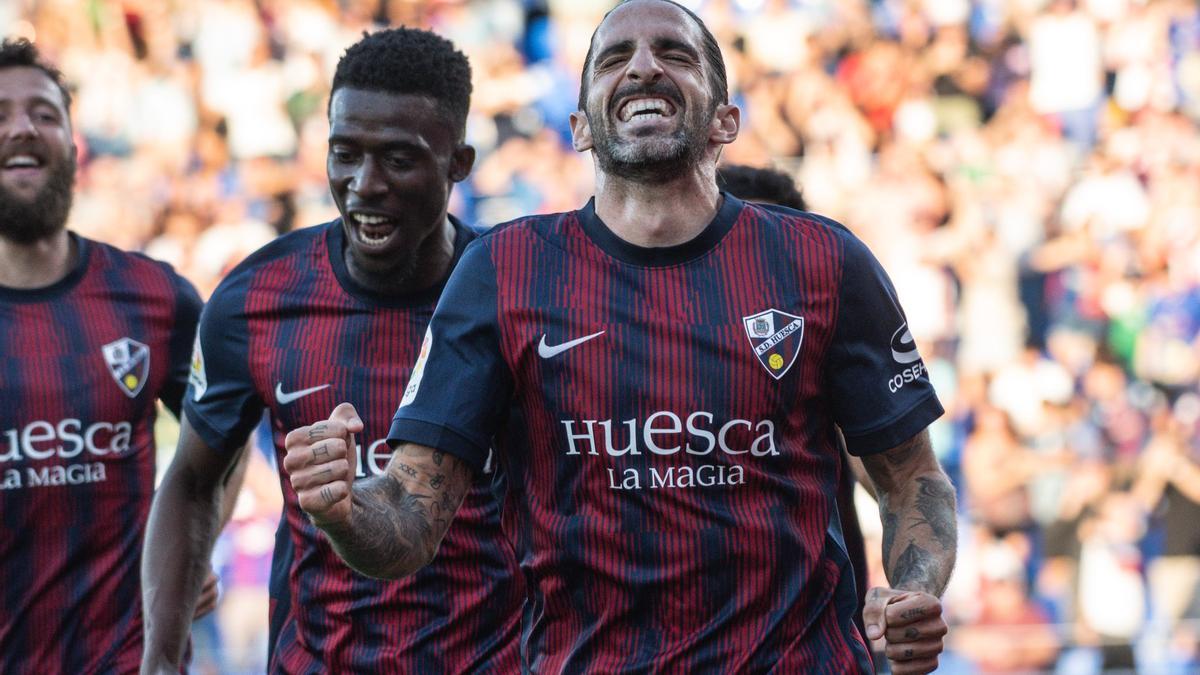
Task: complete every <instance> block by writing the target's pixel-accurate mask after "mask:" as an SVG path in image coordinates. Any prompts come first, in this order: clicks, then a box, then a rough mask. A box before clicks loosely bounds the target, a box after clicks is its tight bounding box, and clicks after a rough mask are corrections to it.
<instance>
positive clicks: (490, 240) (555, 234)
mask: <svg viewBox="0 0 1200 675" xmlns="http://www.w3.org/2000/svg"><path fill="white" fill-rule="evenodd" d="M578 214H579V212H578V211H564V212H562V213H545V214H535V215H529V216H522V217H520V218H515V219H513V220H509V221H506V222H503V223H500V224H499V225H495V226H493V227H490V228H486V229H483V228H479V229H478V230H477V231H479V236H478V242H479V245H482V246H488V247H490V246H495V245H497V244H501V243H511V242H514V241H519V240H521V239H525V238H529V237H537V238H540V239H545V240H548V241H556V240H559V239H561V238H562V236H563V235H564V233H565V230H566V229H567V228H570V227H571V226H572V225H577V224H578V222H579V215H578Z"/></svg>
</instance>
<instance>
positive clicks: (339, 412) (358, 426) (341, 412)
mask: <svg viewBox="0 0 1200 675" xmlns="http://www.w3.org/2000/svg"><path fill="white" fill-rule="evenodd" d="M329 419H331V420H334V421H337V422H341V423H342V424H344V425H345V426H346V431H349V432H350V433H352V434H357V433H360V432H361V431H362V430H363V422H362V419H361V418H360V417H359V416H358V411H357V410H355V409H354V405H353V404H351V403H339V404H338V407H336V408H334V409H333V414H332V415H330V416H329Z"/></svg>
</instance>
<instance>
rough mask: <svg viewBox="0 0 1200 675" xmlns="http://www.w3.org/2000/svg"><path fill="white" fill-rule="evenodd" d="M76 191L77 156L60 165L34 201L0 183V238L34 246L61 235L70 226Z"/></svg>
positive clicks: (53, 171)
mask: <svg viewBox="0 0 1200 675" xmlns="http://www.w3.org/2000/svg"><path fill="white" fill-rule="evenodd" d="M74 190H75V157H74V156H72V157H71V158H70V159H68V160H66V161H63V162H58V163H57V164H55V165H54V166H53V167H52V168H51V169H50V173H49V175H47V176H46V184H45V185H43V186H42V188H41V189H40V190H38V192H37V194H36V195H34V197H33V199H31V200H28V201H27V200H25V199H22V198H21V197H18V196H17V195H15V194H13V193H12V192H11V191H9V190H8V189H7V188H5V187H4V185H3V184H2V183H0V237H3V238H5V239H8V240H9V241H12V242H15V243H17V244H23V245H28V244H33V243H36V242H38V241H41V240H43V239H46V238H48V237H50V236H53V235H54V234H56V233H58V231H59V230H61V229H62V228H63V227H65V226H66V224H67V214H69V213H70V212H71V198H72V195H73V194H74Z"/></svg>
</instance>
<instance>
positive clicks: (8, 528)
mask: <svg viewBox="0 0 1200 675" xmlns="http://www.w3.org/2000/svg"><path fill="white" fill-rule="evenodd" d="M70 103H71V100H70V95H69V94H68V92H67V89H66V87H65V85H64V84H63V81H62V76H61V74H60V73H59V72H58V71H57V70H56V69H55V68H53V67H52V66H49V65H47V64H45V63H43V62H41V61H40V59H39V56H38V53H37V49H36V48H35V47H34V46H33V45H32V44H31V43H29V42H27V41H24V40H5V41H4V42H3V44H0V393H2V399H3V402H4V404H3V406H0V434H2V435H0V672H5V673H29V672H49V673H55V672H62V673H82V672H89V673H93V672H104V673H128V672H135V671H136V670H137V667H138V662H139V660H140V658H141V652H142V612H141V602H140V595H139V590H138V589H139V587H138V563H139V561H140V559H141V545H142V533H143V531H144V529H145V526H146V515H147V513H148V511H149V510H150V498H151V495H152V493H153V491H154V474H155V447H154V420H155V417H156V414H157V408H156V403H155V401H156V400H158V401H162V403H163V404H165V405H166V406H167V407H168V408H169V409H170V410H171V411H172V412H173V413H175V414H176V415H178V414H179V407H180V402H181V398H182V396H183V391H184V388H185V387H186V386H187V369H188V353H189V349H190V347H189V345H190V344H191V342H192V337H193V336H194V334H195V330H196V319H197V316H198V315H199V313H200V298H199V296H197V295H196V291H195V289H194V288H192V286H191V284H189V283H188V282H186V281H184V280H183V279H182V278H181V277H179V276H178V275H177V274H175V272H174V270H172V269H171V268H170V267H169V266H168V265H166V264H164V263H159V262H155V261H152V260H150V259H148V258H146V257H144V256H141V255H137V254H132V253H125V252H123V251H119V250H117V249H115V248H113V247H111V246H107V245H105V244H102V243H100V242H96V241H91V240H89V239H86V238H84V237H80V236H78V235H76V234H74V233H71V232H69V231H67V229H66V222H67V215H68V213H69V212H70V209H71V193H72V188H73V186H74V181H75V168H76V167H75V154H76V152H75V144H74V142H73V141H72V136H71V118H70ZM197 573H198V575H199V576H198V579H197V584H198V585H199V583H200V582H204V583H205V589H206V593H205V599H204V601H203V602H201V603H199V604H198V605H197V610H198V611H199V613H201V614H202V613H205V612H207V611H210V610H211V609H212V606H213V603H214V602H215V600H216V596H215V591H216V578H215V576H213V575H212V574H211V573H210V571H209V568H208V563H207V559H205V560H204V561H202V564H201V565H200V567H199V569H198V572H197Z"/></svg>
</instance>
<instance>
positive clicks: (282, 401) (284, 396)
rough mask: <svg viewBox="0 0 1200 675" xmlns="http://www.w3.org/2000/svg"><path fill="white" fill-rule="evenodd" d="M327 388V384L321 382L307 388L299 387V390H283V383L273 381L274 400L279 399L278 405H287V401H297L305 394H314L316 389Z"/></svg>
mask: <svg viewBox="0 0 1200 675" xmlns="http://www.w3.org/2000/svg"><path fill="white" fill-rule="evenodd" d="M328 388H329V385H328V384H322V385H320V386H317V387H309V388H308V389H301V390H300V391H292V392H285V391H284V390H283V383H282V382H276V383H275V400H276V401H279V405H287V404H289V403H293V402H295V401H299V400H300V399H302V398H304V397H305V396H308V395H309V394H315V393H317V392H318V391H321V390H322V389H328Z"/></svg>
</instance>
